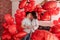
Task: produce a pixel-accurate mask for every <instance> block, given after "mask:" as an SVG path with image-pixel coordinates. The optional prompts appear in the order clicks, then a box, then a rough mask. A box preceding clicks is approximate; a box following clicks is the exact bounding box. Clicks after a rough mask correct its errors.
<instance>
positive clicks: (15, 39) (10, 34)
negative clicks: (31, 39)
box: [2, 14, 27, 40]
mask: <svg viewBox="0 0 60 40" xmlns="http://www.w3.org/2000/svg"><path fill="white" fill-rule="evenodd" d="M4 19H5V23H4V24H3V27H4V31H3V34H2V40H20V39H21V38H23V37H24V36H25V35H26V34H27V33H26V32H24V31H18V27H17V25H16V24H15V23H14V20H13V21H12V19H13V18H12V16H11V15H10V14H6V15H5V16H4ZM20 29H21V28H20Z"/></svg>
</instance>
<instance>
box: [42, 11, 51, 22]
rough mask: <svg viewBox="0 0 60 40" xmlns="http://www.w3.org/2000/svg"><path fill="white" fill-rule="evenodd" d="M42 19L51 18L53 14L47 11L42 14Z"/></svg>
mask: <svg viewBox="0 0 60 40" xmlns="http://www.w3.org/2000/svg"><path fill="white" fill-rule="evenodd" d="M41 20H43V21H47V20H51V15H50V14H49V12H45V13H44V14H42V15H41Z"/></svg>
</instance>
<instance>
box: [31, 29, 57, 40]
mask: <svg viewBox="0 0 60 40" xmlns="http://www.w3.org/2000/svg"><path fill="white" fill-rule="evenodd" d="M31 40H58V38H57V37H56V36H54V35H53V34H52V33H50V32H48V31H45V30H36V31H35V32H34V33H33V34H32V36H31Z"/></svg>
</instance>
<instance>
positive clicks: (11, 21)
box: [4, 14, 14, 24]
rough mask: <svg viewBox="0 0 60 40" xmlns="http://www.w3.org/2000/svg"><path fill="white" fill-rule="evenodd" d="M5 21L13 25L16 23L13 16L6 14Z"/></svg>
mask: <svg viewBox="0 0 60 40" xmlns="http://www.w3.org/2000/svg"><path fill="white" fill-rule="evenodd" d="M4 19H5V21H6V22H7V24H13V23H14V19H13V18H12V16H11V15H10V14H6V15H5V16H4Z"/></svg>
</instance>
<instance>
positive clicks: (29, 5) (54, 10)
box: [19, 0, 60, 20]
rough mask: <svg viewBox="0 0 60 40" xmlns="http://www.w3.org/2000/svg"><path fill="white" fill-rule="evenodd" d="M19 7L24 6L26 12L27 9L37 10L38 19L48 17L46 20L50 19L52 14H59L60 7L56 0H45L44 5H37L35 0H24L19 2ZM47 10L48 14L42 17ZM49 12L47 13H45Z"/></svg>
mask: <svg viewBox="0 0 60 40" xmlns="http://www.w3.org/2000/svg"><path fill="white" fill-rule="evenodd" d="M19 8H20V9H21V8H23V9H24V11H25V12H27V11H30V12H31V11H35V12H37V15H38V16H37V18H38V20H44V19H45V18H46V16H47V18H46V20H49V17H50V16H52V15H57V14H59V11H60V10H59V8H58V7H57V2H56V1H48V2H45V3H44V4H43V5H39V4H38V5H35V0H28V1H26V0H22V1H21V2H20V4H19ZM46 11H48V12H49V13H48V15H46V16H43V17H44V18H43V17H41V14H42V13H45V12H46ZM45 14H47V13H45Z"/></svg>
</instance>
